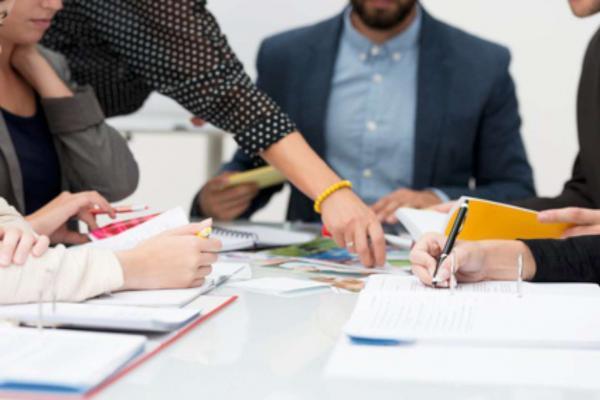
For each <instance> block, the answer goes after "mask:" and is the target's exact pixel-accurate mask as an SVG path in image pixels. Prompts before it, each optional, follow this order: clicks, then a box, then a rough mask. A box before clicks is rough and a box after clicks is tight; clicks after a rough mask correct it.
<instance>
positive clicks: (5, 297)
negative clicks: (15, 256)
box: [0, 246, 124, 304]
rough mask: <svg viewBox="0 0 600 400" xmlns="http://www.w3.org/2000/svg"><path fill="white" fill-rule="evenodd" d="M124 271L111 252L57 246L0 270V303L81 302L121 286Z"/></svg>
mask: <svg viewBox="0 0 600 400" xmlns="http://www.w3.org/2000/svg"><path fill="white" fill-rule="evenodd" d="M123 284H124V280H123V271H122V269H121V266H120V264H119V261H118V260H117V258H116V257H115V256H114V254H113V253H112V252H110V251H106V250H96V249H85V248H84V249H69V250H68V249H65V248H64V247H63V246H59V247H56V248H53V249H50V250H48V252H46V254H44V255H43V256H42V257H39V258H35V257H29V259H28V261H27V262H26V263H25V265H23V266H10V267H8V268H3V269H0V304H16V303H30V302H36V301H38V300H39V299H40V296H41V298H42V300H44V301H50V300H52V299H53V298H56V300H57V301H82V300H85V299H87V298H90V297H94V296H97V295H99V294H102V293H105V292H108V291H114V290H118V289H121V288H122V287H123Z"/></svg>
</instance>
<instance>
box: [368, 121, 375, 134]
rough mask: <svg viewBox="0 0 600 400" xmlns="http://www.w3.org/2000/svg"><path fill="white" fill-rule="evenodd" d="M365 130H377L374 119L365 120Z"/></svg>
mask: <svg viewBox="0 0 600 400" xmlns="http://www.w3.org/2000/svg"><path fill="white" fill-rule="evenodd" d="M367 130H368V131H369V132H375V131H376V130H377V123H376V122H375V121H369V122H367Z"/></svg>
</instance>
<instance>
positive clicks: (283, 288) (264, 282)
mask: <svg viewBox="0 0 600 400" xmlns="http://www.w3.org/2000/svg"><path fill="white" fill-rule="evenodd" d="M229 286H231V287H236V288H241V289H246V290H249V291H253V292H259V293H265V294H273V295H290V294H298V293H302V292H307V291H312V290H318V289H326V288H329V287H330V285H328V284H326V283H320V282H314V281H309V280H304V279H292V278H259V279H251V280H249V281H244V282H234V283H231V284H229Z"/></svg>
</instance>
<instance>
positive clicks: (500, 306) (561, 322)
mask: <svg viewBox="0 0 600 400" xmlns="http://www.w3.org/2000/svg"><path fill="white" fill-rule="evenodd" d="M591 310H594V311H595V310H600V298H598V297H576V296H571V297H569V298H568V301H566V298H565V296H558V295H525V296H523V297H520V298H519V297H517V296H506V295H503V294H490V293H486V294H480V293H477V294H474V293H455V294H451V293H449V292H448V291H445V292H440V291H437V292H434V293H432V292H413V293H411V292H406V293H394V292H374V291H365V292H362V293H361V294H360V296H359V300H358V303H357V305H356V308H355V310H354V312H353V314H352V317H351V318H350V321H349V322H348V324H347V325H346V327H345V332H346V333H347V334H348V335H349V336H351V337H356V338H366V339H381V340H399V341H416V342H418V343H427V342H435V343H447V344H452V343H469V344H472V345H482V344H490V343H491V344H496V345H498V344H505V345H515V346H536V347H585V348H600V318H598V317H597V314H596V313H595V312H591Z"/></svg>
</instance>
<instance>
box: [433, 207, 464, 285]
mask: <svg viewBox="0 0 600 400" xmlns="http://www.w3.org/2000/svg"><path fill="white" fill-rule="evenodd" d="M468 211H469V201H468V200H465V201H464V202H463V203H462V204H461V205H460V207H459V208H458V213H457V215H456V219H455V220H454V223H453V224H452V229H451V230H450V234H449V235H448V239H447V240H446V243H444V248H443V250H442V253H441V254H440V257H439V259H438V262H437V264H436V266H435V269H434V271H433V275H432V284H433V286H437V285H438V284H439V283H442V282H445V280H446V279H447V278H445V277H440V276H438V271H439V269H440V266H441V265H442V264H443V263H444V261H446V259H447V258H448V256H449V255H450V253H451V252H452V249H453V248H454V243H456V239H457V238H458V235H459V234H460V231H461V230H462V227H463V225H464V223H465V220H466V218H467V213H468ZM444 278H445V279H444ZM448 278H450V276H449V277H448Z"/></svg>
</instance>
